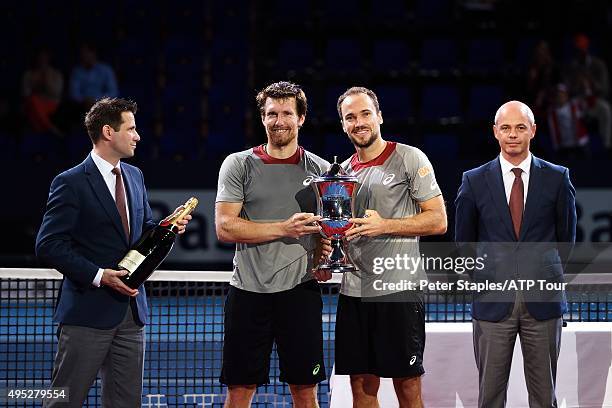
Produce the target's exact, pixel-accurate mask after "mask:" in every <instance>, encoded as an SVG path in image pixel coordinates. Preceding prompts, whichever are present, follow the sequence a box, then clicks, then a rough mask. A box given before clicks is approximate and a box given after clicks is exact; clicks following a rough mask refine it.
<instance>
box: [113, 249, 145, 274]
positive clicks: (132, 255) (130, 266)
mask: <svg viewBox="0 0 612 408" xmlns="http://www.w3.org/2000/svg"><path fill="white" fill-rule="evenodd" d="M145 258H146V257H145V256H144V255H143V254H141V253H140V252H138V251H136V250H134V249H132V250H131V251H129V252H128V253H127V254H126V255H125V256H124V257H123V259H122V260H121V262H119V266H120V267H121V268H123V269H125V270H126V271H128V272H129V273H128V274H127V276H130V275H131V274H132V273H134V271H135V270H136V268H138V267H139V266H140V264H141V263H142V262H143V261H144V260H145Z"/></svg>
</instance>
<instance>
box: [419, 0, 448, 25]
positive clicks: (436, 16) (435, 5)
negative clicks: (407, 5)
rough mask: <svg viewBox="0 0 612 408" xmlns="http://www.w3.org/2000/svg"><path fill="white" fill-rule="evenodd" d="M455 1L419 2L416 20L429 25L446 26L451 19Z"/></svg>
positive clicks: (434, 0)
mask: <svg viewBox="0 0 612 408" xmlns="http://www.w3.org/2000/svg"><path fill="white" fill-rule="evenodd" d="M454 3H455V2H454V1H453V0H417V1H416V4H415V7H414V17H415V20H416V21H418V22H421V23H428V24H444V23H447V22H448V21H449V20H450V19H451V17H452V12H453V7H454Z"/></svg>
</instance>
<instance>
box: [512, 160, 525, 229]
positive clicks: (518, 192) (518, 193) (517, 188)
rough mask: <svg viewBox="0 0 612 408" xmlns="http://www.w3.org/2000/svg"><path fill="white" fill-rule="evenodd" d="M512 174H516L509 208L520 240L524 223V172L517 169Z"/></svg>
mask: <svg viewBox="0 0 612 408" xmlns="http://www.w3.org/2000/svg"><path fill="white" fill-rule="evenodd" d="M512 172H513V173H514V182H513V183H512V190H511V191H510V202H509V206H510V216H511V217H512V225H513V226H514V234H515V235H516V239H517V240H518V239H519V237H520V234H521V222H522V221H523V208H524V204H523V203H524V197H525V189H524V186H523V179H522V178H521V173H523V170H521V169H519V168H518V167H515V168H513V169H512Z"/></svg>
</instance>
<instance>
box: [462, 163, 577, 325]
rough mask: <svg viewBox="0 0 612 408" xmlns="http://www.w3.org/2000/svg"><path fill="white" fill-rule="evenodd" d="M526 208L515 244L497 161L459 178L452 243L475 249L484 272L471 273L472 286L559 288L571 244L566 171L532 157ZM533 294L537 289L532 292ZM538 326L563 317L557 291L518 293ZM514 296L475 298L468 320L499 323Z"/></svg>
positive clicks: (572, 208) (571, 196)
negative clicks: (509, 283)
mask: <svg viewBox="0 0 612 408" xmlns="http://www.w3.org/2000/svg"><path fill="white" fill-rule="evenodd" d="M525 191H526V192H527V202H526V203H525V210H524V214H523V220H522V225H521V232H520V237H519V239H518V240H517V239H516V237H515V234H514V229H513V226H512V218H511V216H510V209H509V207H508V203H507V201H506V194H505V191H504V183H503V180H502V174H501V165H500V162H499V158H496V159H495V160H493V161H490V162H488V163H486V164H484V165H482V166H480V167H478V168H475V169H472V170H469V171H466V172H465V173H464V174H463V179H462V181H461V187H459V192H458V193H457V199H456V200H455V207H456V214H455V241H456V242H457V243H458V244H459V245H460V246H463V247H464V248H465V247H466V246H468V245H466V243H477V244H475V245H474V246H475V248H476V253H475V255H476V256H484V254H486V257H485V262H484V265H485V266H484V268H483V269H481V270H474V272H473V276H472V278H473V279H474V280H475V281H477V282H485V281H489V282H503V281H505V280H514V281H518V280H520V279H524V280H538V279H540V280H543V279H545V280H547V281H548V282H562V281H563V268H564V263H565V262H566V261H567V257H568V256H569V251H570V246H571V243H573V242H575V239H576V203H575V190H574V187H573V186H572V183H571V182H570V178H569V170H568V169H567V168H565V167H561V166H557V165H555V164H552V163H549V162H547V161H544V160H541V159H538V158H536V157H535V156H532V161H531V168H530V174H529V187H528V189H527V188H526V189H525ZM535 289H537V287H536V288H535ZM522 293H523V296H524V300H525V302H526V306H527V309H528V310H529V313H530V314H531V315H532V316H533V317H534V318H535V319H537V320H546V319H552V318H555V317H560V316H562V314H563V312H564V311H565V301H564V294H563V293H562V292H561V291H539V290H532V291H526V292H522ZM515 295H516V292H515V291H492V292H488V293H479V294H476V295H475V297H474V302H473V304H472V316H473V317H474V318H475V319H479V320H488V321H500V320H502V319H503V318H505V317H507V316H509V314H510V312H511V311H512V309H511V308H512V305H513V303H514V299H515Z"/></svg>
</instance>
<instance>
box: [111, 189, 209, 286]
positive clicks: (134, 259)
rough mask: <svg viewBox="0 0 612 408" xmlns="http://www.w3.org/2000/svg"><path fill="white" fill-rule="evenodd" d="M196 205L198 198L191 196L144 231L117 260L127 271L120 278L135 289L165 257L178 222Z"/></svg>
mask: <svg viewBox="0 0 612 408" xmlns="http://www.w3.org/2000/svg"><path fill="white" fill-rule="evenodd" d="M197 205H198V199H197V198H195V197H191V198H190V199H189V200H187V202H186V203H185V204H184V205H182V206H181V207H180V208H179V209H178V210H177V211H175V212H174V213H172V214H170V215H169V216H168V217H166V218H164V219H163V220H161V221H160V223H159V224H158V225H156V226H155V227H154V228H151V229H150V230H148V231H146V232H145V233H144V234H143V235H142V236H141V237H140V239H139V240H138V242H137V243H136V245H134V247H133V248H132V249H131V250H130V251H129V252H128V253H127V254H126V255H125V256H124V257H123V259H122V260H121V262H119V268H121V269H125V270H126V271H128V274H127V275H124V276H123V277H122V278H121V279H122V280H123V282H124V283H125V284H126V285H127V286H129V287H130V288H132V289H137V288H138V287H139V286H140V285H141V284H142V283H143V282H144V281H146V280H147V279H148V278H149V276H151V274H152V273H153V271H155V269H157V267H158V266H159V265H160V264H161V263H162V262H163V260H164V259H166V256H168V254H169V253H170V250H171V249H172V247H173V246H174V241H175V240H176V235H177V233H178V229H179V224H178V222H179V221H181V220H182V219H183V218H185V217H186V216H187V215H188V214H190V213H191V212H192V211H193V210H194V209H195V207H196V206H197Z"/></svg>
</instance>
